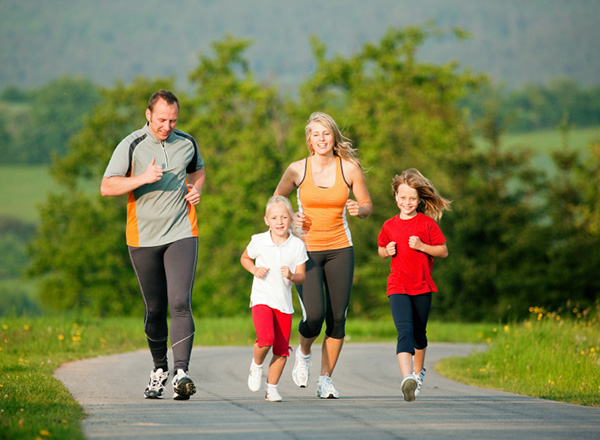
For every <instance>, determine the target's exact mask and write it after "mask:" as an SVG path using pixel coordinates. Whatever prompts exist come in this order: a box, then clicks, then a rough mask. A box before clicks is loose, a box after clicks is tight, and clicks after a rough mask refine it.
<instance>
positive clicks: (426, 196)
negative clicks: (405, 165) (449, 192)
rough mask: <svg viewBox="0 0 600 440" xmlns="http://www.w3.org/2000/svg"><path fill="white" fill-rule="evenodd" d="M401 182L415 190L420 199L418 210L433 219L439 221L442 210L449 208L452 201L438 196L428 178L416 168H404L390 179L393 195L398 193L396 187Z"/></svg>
mask: <svg viewBox="0 0 600 440" xmlns="http://www.w3.org/2000/svg"><path fill="white" fill-rule="evenodd" d="M403 183H404V184H406V185H408V186H410V187H411V188H413V189H415V190H417V194H418V195H419V198H420V199H421V202H420V203H419V206H418V208H417V211H418V212H422V213H423V214H425V215H428V216H429V217H431V218H433V219H434V220H435V221H439V220H440V219H441V218H442V215H443V213H444V211H445V210H446V211H449V210H450V203H452V202H450V201H449V200H447V199H445V198H443V197H442V196H440V194H439V193H438V192H437V190H436V189H435V187H434V186H433V184H432V183H431V182H430V181H429V179H427V178H426V177H425V176H423V174H421V173H420V172H419V170H417V169H416V168H409V169H407V170H404V171H403V172H402V174H400V175H396V176H395V177H394V179H392V189H393V190H394V197H395V196H396V194H397V193H398V187H399V186H400V185H402V184H403Z"/></svg>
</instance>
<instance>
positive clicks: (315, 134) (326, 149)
mask: <svg viewBox="0 0 600 440" xmlns="http://www.w3.org/2000/svg"><path fill="white" fill-rule="evenodd" d="M310 144H311V146H312V147H313V150H314V151H315V154H321V155H327V154H329V153H331V152H333V146H334V145H335V139H334V137H333V133H332V132H331V131H330V130H329V129H328V128H327V127H325V126H324V125H323V124H319V123H318V122H313V123H312V125H311V130H310Z"/></svg>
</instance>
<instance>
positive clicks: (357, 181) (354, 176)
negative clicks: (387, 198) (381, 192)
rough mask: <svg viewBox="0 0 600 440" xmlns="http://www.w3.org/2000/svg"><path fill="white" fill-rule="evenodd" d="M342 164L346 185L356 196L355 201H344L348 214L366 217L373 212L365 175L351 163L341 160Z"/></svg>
mask: <svg viewBox="0 0 600 440" xmlns="http://www.w3.org/2000/svg"><path fill="white" fill-rule="evenodd" d="M342 166H343V167H344V174H345V175H346V176H347V180H348V185H350V188H351V189H352V193H353V194H354V197H355V198H356V201H354V200H348V203H346V207H347V208H348V214H350V215H352V216H355V217H358V218H367V217H368V216H370V215H371V213H372V212H373V202H372V201H371V196H370V195H369V190H368V189H367V184H366V182H365V176H364V174H363V172H362V170H361V169H360V168H359V167H358V166H357V165H354V164H353V163H350V162H345V161H342Z"/></svg>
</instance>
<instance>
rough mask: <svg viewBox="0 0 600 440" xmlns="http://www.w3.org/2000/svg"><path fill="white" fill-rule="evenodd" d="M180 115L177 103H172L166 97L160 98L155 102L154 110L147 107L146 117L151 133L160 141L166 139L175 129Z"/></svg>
mask: <svg viewBox="0 0 600 440" xmlns="http://www.w3.org/2000/svg"><path fill="white" fill-rule="evenodd" d="M178 115H179V107H178V106H177V104H173V105H170V104H168V103H167V101H165V100H164V99H159V100H158V101H157V102H156V104H154V109H153V110H152V111H150V109H146V119H148V123H149V125H148V127H149V128H150V133H152V135H153V136H154V137H155V138H156V139H158V140H159V141H164V140H165V139H167V138H168V137H169V135H170V134H171V133H173V130H175V125H176V124H177V116H178Z"/></svg>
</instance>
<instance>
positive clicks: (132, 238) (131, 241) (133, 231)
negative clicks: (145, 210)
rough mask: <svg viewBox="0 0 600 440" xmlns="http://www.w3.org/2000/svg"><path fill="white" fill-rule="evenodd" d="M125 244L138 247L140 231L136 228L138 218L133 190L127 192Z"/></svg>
mask: <svg viewBox="0 0 600 440" xmlns="http://www.w3.org/2000/svg"><path fill="white" fill-rule="evenodd" d="M125 237H126V238H127V244H128V245H129V246H134V247H139V245H140V232H139V230H138V220H137V212H136V205H135V196H134V195H133V191H131V192H130V193H129V194H127V229H126V231H125Z"/></svg>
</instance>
